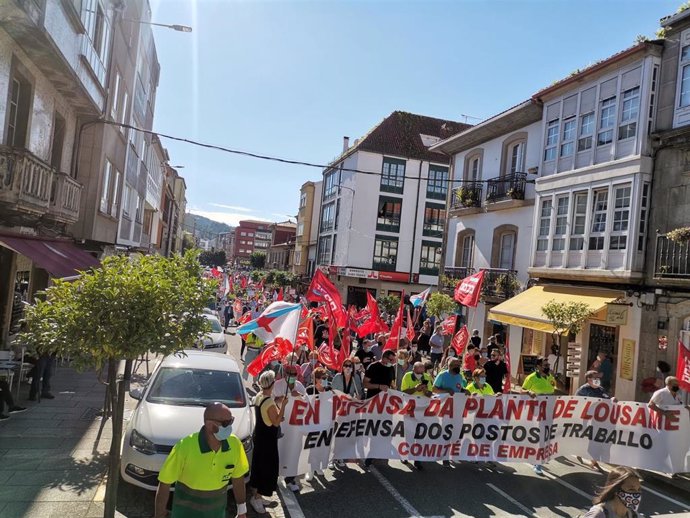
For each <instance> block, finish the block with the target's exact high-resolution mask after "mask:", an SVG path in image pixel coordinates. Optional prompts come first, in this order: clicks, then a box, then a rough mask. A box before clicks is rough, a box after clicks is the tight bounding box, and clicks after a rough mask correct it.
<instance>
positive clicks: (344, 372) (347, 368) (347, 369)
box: [343, 367, 352, 376]
mask: <svg viewBox="0 0 690 518" xmlns="http://www.w3.org/2000/svg"><path fill="white" fill-rule="evenodd" d="M343 374H347V375H348V376H349V375H350V374H352V367H343Z"/></svg>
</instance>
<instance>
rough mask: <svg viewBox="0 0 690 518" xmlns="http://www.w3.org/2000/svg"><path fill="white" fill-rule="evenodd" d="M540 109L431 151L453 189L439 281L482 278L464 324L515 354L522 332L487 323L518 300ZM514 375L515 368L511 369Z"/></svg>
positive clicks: (531, 106)
mask: <svg viewBox="0 0 690 518" xmlns="http://www.w3.org/2000/svg"><path fill="white" fill-rule="evenodd" d="M541 133H542V104H541V102H539V101H536V100H533V99H530V100H527V101H525V102H523V103H520V104H518V105H517V106H514V107H512V108H510V109H508V110H506V111H505V112H503V113H500V114H498V115H496V116H494V117H491V118H489V119H487V120H485V121H483V122H482V123H480V124H477V125H476V126H472V127H470V128H469V129H466V130H464V131H462V132H460V133H458V134H457V135H453V136H452V137H450V138H447V139H445V140H442V141H441V142H439V143H437V144H435V145H434V146H432V148H431V149H432V150H434V151H442V152H443V153H445V154H447V155H448V156H450V157H451V162H452V164H453V168H452V175H451V180H452V184H453V189H452V190H449V191H448V223H447V227H446V237H445V241H444V242H445V245H444V250H445V260H444V269H443V273H444V275H445V276H446V277H448V278H449V280H452V281H453V283H452V284H450V285H449V286H446V288H447V290H448V291H449V292H451V291H452V289H453V288H454V284H456V283H457V282H458V281H459V280H460V279H462V278H464V277H467V276H469V275H471V274H473V273H476V272H478V271H480V270H484V284H483V289H482V295H481V302H480V303H479V305H478V306H477V308H476V309H469V310H468V308H465V312H464V318H465V321H466V322H467V324H468V326H469V327H470V328H472V329H474V328H476V329H479V330H480V332H481V336H484V337H486V336H489V335H494V334H496V333H501V334H503V335H504V336H505V337H506V339H507V340H508V342H509V343H510V344H511V349H514V351H513V352H514V355H516V357H517V355H519V354H520V341H521V338H522V329H520V328H517V329H513V330H512V332H511V329H510V328H511V327H512V326H509V325H503V324H502V323H501V322H498V321H496V320H492V319H490V318H488V313H489V311H490V310H491V308H492V307H494V306H495V305H497V304H499V303H501V302H503V301H505V300H506V299H509V298H511V297H512V296H513V295H514V294H516V293H518V292H520V291H521V290H522V289H523V288H524V287H525V286H527V284H528V282H529V275H528V273H527V269H528V267H529V257H530V253H531V243H532V221H533V213H534V200H535V197H536V193H535V188H534V182H535V180H536V179H537V178H538V176H539V174H538V171H539V165H540V162H541V153H542V139H541ZM512 367H513V371H514V372H513V375H515V374H516V373H517V367H518V365H517V363H516V362H514V363H513V365H512Z"/></svg>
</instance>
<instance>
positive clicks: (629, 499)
mask: <svg viewBox="0 0 690 518" xmlns="http://www.w3.org/2000/svg"><path fill="white" fill-rule="evenodd" d="M616 496H617V497H618V498H620V500H621V502H623V505H624V506H625V507H627V508H628V509H630V510H631V511H633V512H637V509H638V508H639V507H640V501H641V500H642V493H629V492H628V491H618V492H617V493H616Z"/></svg>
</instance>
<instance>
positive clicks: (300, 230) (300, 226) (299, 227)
mask: <svg viewBox="0 0 690 518" xmlns="http://www.w3.org/2000/svg"><path fill="white" fill-rule="evenodd" d="M303 234H304V223H302V222H300V223H298V224H297V235H298V236H301V235H303Z"/></svg>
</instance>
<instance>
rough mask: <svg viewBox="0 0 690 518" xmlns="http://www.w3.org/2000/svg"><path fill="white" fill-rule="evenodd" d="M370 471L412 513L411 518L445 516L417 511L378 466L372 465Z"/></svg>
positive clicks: (438, 517) (439, 517)
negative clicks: (426, 514)
mask: <svg viewBox="0 0 690 518" xmlns="http://www.w3.org/2000/svg"><path fill="white" fill-rule="evenodd" d="M369 472H370V473H371V474H372V475H374V476H375V477H376V480H378V481H379V482H380V483H381V485H382V486H383V487H384V488H385V489H386V491H388V492H389V493H390V494H391V496H392V497H393V498H395V500H396V501H397V502H398V503H399V504H400V505H401V506H402V507H403V509H405V511H407V513H408V514H409V515H410V518H444V517H443V516H423V515H422V513H420V512H419V511H417V509H415V508H414V506H413V505H412V504H411V503H410V502H409V500H407V499H406V498H405V497H404V496H402V495H401V494H400V492H399V491H398V490H397V489H395V487H393V484H391V483H390V481H389V480H388V479H387V478H386V477H384V476H383V474H382V473H381V472H380V471H379V470H378V469H376V466H370V467H369Z"/></svg>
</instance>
